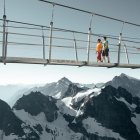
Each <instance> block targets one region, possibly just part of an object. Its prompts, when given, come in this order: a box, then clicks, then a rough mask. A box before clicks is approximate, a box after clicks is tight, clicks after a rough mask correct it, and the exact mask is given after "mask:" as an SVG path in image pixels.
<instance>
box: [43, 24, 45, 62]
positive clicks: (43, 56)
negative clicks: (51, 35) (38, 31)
mask: <svg viewBox="0 0 140 140" xmlns="http://www.w3.org/2000/svg"><path fill="white" fill-rule="evenodd" d="M42 41H43V59H44V60H45V37H44V31H43V27H42Z"/></svg>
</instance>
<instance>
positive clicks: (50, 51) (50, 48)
mask: <svg viewBox="0 0 140 140" xmlns="http://www.w3.org/2000/svg"><path fill="white" fill-rule="evenodd" d="M52 30H53V22H52V21H51V22H50V47H49V61H50V60H51V53H52Z"/></svg>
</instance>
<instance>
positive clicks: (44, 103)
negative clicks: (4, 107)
mask: <svg viewBox="0 0 140 140" xmlns="http://www.w3.org/2000/svg"><path fill="white" fill-rule="evenodd" d="M55 103H56V100H55V99H54V98H52V97H50V96H45V95H43V94H41V93H40V92H31V94H29V95H26V96H23V97H22V98H20V99H19V100H18V101H17V103H16V104H15V105H14V107H13V109H16V110H22V109H23V110H25V112H28V113H29V114H31V115H32V116H36V115H38V114H39V113H41V112H43V113H44V114H45V116H46V119H47V121H49V122H52V121H54V119H57V110H58V108H57V106H56V105H55Z"/></svg>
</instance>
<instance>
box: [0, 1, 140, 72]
mask: <svg viewBox="0 0 140 140" xmlns="http://www.w3.org/2000/svg"><path fill="white" fill-rule="evenodd" d="M39 1H40V2H42V3H46V4H51V5H52V6H53V10H52V13H51V18H52V19H51V20H50V25H49V26H43V25H38V24H33V23H26V22H20V21H13V20H8V19H7V17H6V14H5V3H4V15H3V18H2V19H0V36H1V40H0V43H1V46H2V47H1V54H0V62H1V63H4V64H6V63H23V64H42V65H69V66H79V67H83V66H90V67H107V68H113V67H118V68H132V69H135V68H140V63H139V61H137V62H136V61H135V59H137V60H138V59H139V58H140V38H133V37H124V36H123V27H124V26H125V25H126V24H128V25H130V26H134V27H135V26H136V27H138V28H139V27H140V25H139V24H135V23H131V22H128V21H123V20H120V19H116V18H112V17H108V16H105V15H101V14H97V13H93V12H90V11H85V10H82V9H78V8H74V7H70V6H67V5H62V4H59V3H54V2H50V1H47V0H39ZM55 6H59V7H62V8H69V9H71V10H74V11H78V12H84V13H86V14H89V15H91V20H90V25H89V30H88V32H82V31H77V30H70V29H64V28H56V27H54V25H53V18H54V7H55ZM93 16H97V17H101V18H105V19H109V20H113V21H114V22H120V23H121V24H122V29H121V32H120V34H119V35H118V36H113V35H104V34H95V33H92V30H91V24H92V17H93ZM104 36H107V38H108V39H109V50H110V58H111V63H106V62H104V63H97V62H96V54H95V46H96V43H97V42H96V41H93V40H92V38H96V39H97V38H101V37H104ZM17 40H18V41H17ZM111 40H113V41H114V40H115V42H117V43H111ZM126 44H130V45H126Z"/></svg>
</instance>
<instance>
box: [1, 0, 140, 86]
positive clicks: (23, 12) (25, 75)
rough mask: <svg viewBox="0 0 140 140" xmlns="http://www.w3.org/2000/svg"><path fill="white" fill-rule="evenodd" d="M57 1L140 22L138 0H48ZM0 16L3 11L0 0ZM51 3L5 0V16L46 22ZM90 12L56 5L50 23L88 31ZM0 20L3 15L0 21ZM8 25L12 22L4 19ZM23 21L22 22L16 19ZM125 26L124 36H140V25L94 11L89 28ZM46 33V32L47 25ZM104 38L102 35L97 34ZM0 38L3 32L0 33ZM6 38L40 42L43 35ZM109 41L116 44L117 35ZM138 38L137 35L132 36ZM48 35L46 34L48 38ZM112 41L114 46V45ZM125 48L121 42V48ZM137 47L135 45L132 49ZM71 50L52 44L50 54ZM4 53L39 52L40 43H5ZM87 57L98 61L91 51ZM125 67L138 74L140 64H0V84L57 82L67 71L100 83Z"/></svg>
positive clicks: (109, 30)
mask: <svg viewBox="0 0 140 140" xmlns="http://www.w3.org/2000/svg"><path fill="white" fill-rule="evenodd" d="M52 1H53V2H57V3H60V4H64V5H68V6H71V7H75V8H79V9H83V10H87V11H91V12H94V13H98V14H101V15H105V16H109V17H113V18H117V19H121V20H123V21H128V22H132V23H136V24H139V25H140V18H139V13H140V1H139V0H52ZM0 3H1V4H0V17H1V19H2V17H3V9H4V8H3V0H0ZM52 9H53V6H52V5H50V4H47V3H43V2H40V1H38V0H12V1H11V0H6V16H7V19H9V20H13V21H21V22H26V23H33V24H39V25H44V26H48V27H49V25H50V21H51V16H52ZM91 18H92V16H91V15H89V14H86V13H82V12H78V11H74V10H71V9H67V8H63V7H59V6H54V15H53V25H54V27H57V28H64V29H69V30H75V31H81V32H86V33H87V32H88V29H89V27H90V20H91ZM0 24H1V25H2V21H0ZM8 25H12V24H10V23H8ZM17 26H21V25H17ZM122 27H123V36H124V37H131V38H138V40H140V27H136V26H131V25H127V24H124V26H123V23H120V22H116V21H112V20H109V19H105V18H102V17H98V16H93V18H92V24H91V29H92V33H95V34H104V35H112V36H119V34H120V32H121V30H122ZM0 31H2V28H1V29H0ZM8 31H9V32H20V33H21V32H22V33H26V34H27V33H30V34H31V33H32V34H37V35H42V32H41V31H35V30H22V29H8ZM44 34H45V35H46V36H49V31H45V32H44ZM53 35H54V36H59V37H60V36H61V37H66V38H73V34H71V33H64V32H63V33H57V32H56V33H53ZM75 38H76V39H77V40H78V39H79V40H80V39H83V40H87V39H88V36H85V35H79V34H75ZM101 39H102V38H101ZM0 40H2V34H0ZM92 40H93V41H94V42H96V40H97V37H96V36H92ZM8 41H9V42H10V41H11V42H27V41H28V42H29V43H36V44H41V43H42V39H41V38H39V39H36V38H35V37H23V38H21V36H16V35H9V36H8ZM108 41H109V43H114V44H118V40H111V39H108ZM136 41H137V40H136ZM48 42H49V41H48V40H46V44H47V43H48ZM123 43H126V45H128V46H129V45H130V46H136V47H139V44H138V43H133V44H132V43H128V42H123ZM53 44H54V45H62V44H65V45H68V46H69V45H72V44H73V41H66V42H60V41H59V40H54V41H53ZM77 44H78V45H79V46H82V47H85V48H86V46H87V43H84V42H83V43H81V42H78V41H77ZM1 46H2V44H0V54H1V53H2V47H1ZM91 47H92V48H94V49H95V47H96V43H93V44H92V46H91ZM109 47H110V50H111V49H117V46H111V45H110V46H109ZM113 47H114V48H113ZM122 50H123V48H122ZM135 51H136V50H135ZM73 53H74V51H73V50H70V51H67V50H62V49H59V48H53V50H52V58H56V59H57V58H60V59H65V58H66V59H69V58H71V57H72V58H74V54H73ZM7 55H8V56H21V57H22V56H25V57H37V58H38V57H42V48H40V46H37V47H35V46H30V47H29V46H24V45H23V46H21V47H19V46H16V45H15V46H14V45H9V44H8V53H7ZM78 56H79V59H81V60H85V59H86V58H87V54H86V52H85V51H79V52H78ZM46 57H48V48H46ZM129 57H130V62H131V63H136V64H139V61H138V60H139V59H140V55H138V54H137V55H131V56H129ZM110 59H111V62H112V63H114V62H116V61H117V54H116V52H115V53H113V52H110ZM90 61H96V55H95V51H91V53H90ZM121 62H123V63H126V58H125V55H124V54H123V55H122V56H121ZM121 73H125V74H127V75H129V76H132V77H135V78H137V79H140V69H129V68H127V69H126V68H101V67H98V68H97V67H86V66H83V67H76V66H58V65H47V66H44V65H35V64H34V65H32V64H6V65H4V64H2V63H1V64H0V85H5V84H43V83H50V82H55V81H58V80H59V79H61V78H62V77H67V78H68V79H69V80H71V81H72V82H78V83H86V84H88V83H99V82H107V81H109V80H111V79H112V78H113V77H114V76H117V75H120V74H121Z"/></svg>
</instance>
